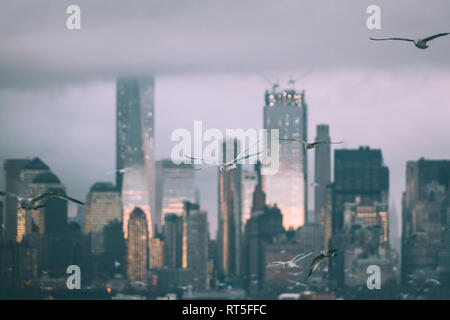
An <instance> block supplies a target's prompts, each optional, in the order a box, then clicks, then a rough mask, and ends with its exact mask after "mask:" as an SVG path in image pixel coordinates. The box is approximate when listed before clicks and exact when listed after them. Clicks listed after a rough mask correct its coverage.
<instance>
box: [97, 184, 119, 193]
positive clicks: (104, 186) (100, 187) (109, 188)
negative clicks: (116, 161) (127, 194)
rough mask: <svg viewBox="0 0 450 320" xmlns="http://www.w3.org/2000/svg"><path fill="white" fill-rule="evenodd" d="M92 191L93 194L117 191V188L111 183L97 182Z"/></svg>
mask: <svg viewBox="0 0 450 320" xmlns="http://www.w3.org/2000/svg"><path fill="white" fill-rule="evenodd" d="M90 191H91V192H92V191H97V192H106V191H117V188H116V186H115V185H113V184H112V183H111V182H96V183H94V184H93V186H92V187H91V189H90Z"/></svg>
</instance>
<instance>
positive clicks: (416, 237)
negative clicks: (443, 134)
mask: <svg viewBox="0 0 450 320" xmlns="http://www.w3.org/2000/svg"><path fill="white" fill-rule="evenodd" d="M448 212H450V160H425V159H423V158H422V159H420V160H418V161H408V162H407V164H406V190H405V192H404V195H403V207H402V216H403V218H402V224H403V227H402V280H403V281H404V282H405V281H407V280H408V278H407V276H408V275H413V274H414V273H415V272H417V271H419V270H420V271H421V272H425V273H426V274H427V277H433V278H437V279H440V280H441V281H442V280H444V281H445V277H444V276H443V274H442V273H441V272H440V270H441V271H444V269H447V268H445V267H444V265H445V264H446V263H445V262H444V261H443V260H444V259H442V258H444V256H445V252H446V247H447V244H446V240H447V239H446V234H445V233H446V230H447V218H448V215H447V213H448ZM447 232H448V231H447ZM443 267H444V268H443ZM446 271H447V272H449V271H450V270H448V269H447V270H446Z"/></svg>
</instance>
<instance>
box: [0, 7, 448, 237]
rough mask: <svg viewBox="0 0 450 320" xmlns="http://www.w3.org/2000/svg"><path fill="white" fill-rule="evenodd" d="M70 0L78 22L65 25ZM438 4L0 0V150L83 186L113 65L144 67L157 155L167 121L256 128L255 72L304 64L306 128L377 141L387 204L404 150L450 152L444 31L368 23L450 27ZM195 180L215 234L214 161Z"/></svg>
mask: <svg viewBox="0 0 450 320" xmlns="http://www.w3.org/2000/svg"><path fill="white" fill-rule="evenodd" d="M74 3H76V4H78V5H79V6H80V7H81V30H76V31H70V30H68V29H67V28H66V18H67V16H68V15H67V14H66V8H67V6H68V5H70V4H74ZM370 4H377V5H379V6H380V7H381V27H382V28H381V30H375V31H373V30H372V31H371V30H368V29H367V27H366V19H367V16H368V15H367V14H366V8H367V6H368V5H370ZM449 12H450V2H449V1H447V0H442V1H438V0H436V1H432V2H431V1H428V2H427V1H392V0H391V1H332V0H328V1H324V0H322V1H321V0H319V1H300V0H287V1H283V0H277V1H275V0H272V1H269V0H253V1H243V0H239V1H237V0H227V1H225V0H174V1H171V0H160V1H148V0H147V1H80V0H78V1H58V2H55V1H33V2H30V1H8V2H6V1H2V2H1V3H0V133H1V137H2V138H1V139H0V150H1V152H0V161H1V162H3V161H4V160H5V159H8V158H20V157H26V156H29V157H33V156H36V155H37V156H40V157H41V158H42V159H43V160H44V161H45V162H47V163H48V164H49V165H50V167H51V168H52V170H53V171H54V172H55V173H56V174H57V175H58V176H59V177H60V178H61V180H62V181H63V183H64V184H65V185H66V187H67V189H68V192H69V193H70V194H72V195H74V196H76V197H79V198H84V197H85V196H86V193H87V191H88V189H89V187H90V186H91V185H92V184H93V183H94V182H95V181H99V180H109V179H112V178H111V176H108V175H106V174H105V172H106V171H108V170H110V169H111V168H114V166H115V114H114V111H115V80H114V79H115V77H116V76H117V75H119V74H138V75H148V74H152V75H155V77H156V88H155V90H156V91H155V92H156V93H155V105H156V110H155V117H156V123H155V126H156V156H157V158H162V157H168V156H169V155H170V149H171V147H172V146H173V145H174V143H173V142H171V141H170V134H171V132H172V131H173V130H174V129H176V128H186V129H188V130H192V129H193V121H194V120H203V122H204V128H205V129H206V128H219V129H221V130H224V129H226V128H231V129H232V128H244V129H248V128H261V127H262V107H263V104H264V91H265V89H266V88H269V87H270V84H269V83H268V82H267V81H266V80H265V79H264V78H269V79H271V80H272V81H274V80H277V79H280V84H281V85H282V86H286V87H288V84H287V80H288V79H289V77H290V76H293V77H294V78H295V77H301V75H302V74H304V73H306V72H309V71H311V72H310V73H308V74H307V75H306V76H305V77H303V78H301V79H300V80H299V81H297V83H296V87H297V89H305V90H306V100H307V102H308V105H309V115H308V137H309V139H314V137H315V126H316V125H317V124H319V123H327V124H329V125H330V130H331V134H332V137H333V138H334V139H342V140H344V141H345V144H344V145H343V146H342V147H346V148H356V147H358V146H359V145H368V146H370V147H373V148H381V149H382V151H383V155H384V159H385V162H386V164H387V165H388V166H389V168H390V172H391V198H393V199H395V201H396V207H397V212H398V213H400V212H401V210H400V208H401V205H400V199H401V192H402V191H403V190H404V184H405V183H404V179H405V177H404V171H405V163H406V161H407V160H417V159H418V158H420V157H422V156H423V157H425V158H430V159H443V158H445V159H450V147H448V141H447V140H448V137H449V136H450V126H449V125H448V122H449V119H450V102H449V99H448V97H447V96H448V91H449V88H450V60H449V58H448V57H449V56H450V54H449V53H450V37H447V38H445V37H443V38H440V39H436V40H433V41H432V42H431V43H430V44H431V45H430V47H429V48H428V49H426V50H420V49H416V48H415V47H414V46H413V45H412V44H411V43H408V42H394V41H392V42H373V41H371V40H369V37H370V36H374V37H385V36H401V37H411V38H418V37H426V36H428V35H431V34H434V33H437V32H449V31H450V25H449V24H450V20H449V16H448V13H449ZM262 75H264V77H263V76H262ZM310 156H312V153H310ZM309 163H310V164H312V163H313V158H312V157H310V162H309ZM309 172H310V177H313V174H312V173H313V167H312V165H311V166H310V168H309ZM0 179H1V181H0V182H1V184H2V185H3V176H1V177H0ZM198 184H199V185H200V190H201V198H202V206H204V207H205V208H206V209H207V210H208V212H209V219H210V222H211V228H212V232H213V234H214V233H215V230H216V227H217V181H216V179H215V172H214V170H213V171H210V172H200V173H199V175H198ZM311 196H312V193H311V194H310V199H311V200H312V197H311ZM310 202H312V201H310Z"/></svg>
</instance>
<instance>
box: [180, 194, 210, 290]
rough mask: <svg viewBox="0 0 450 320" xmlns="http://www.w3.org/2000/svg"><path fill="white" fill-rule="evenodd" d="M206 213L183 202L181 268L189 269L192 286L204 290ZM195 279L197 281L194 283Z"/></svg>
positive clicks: (205, 276)
mask: <svg viewBox="0 0 450 320" xmlns="http://www.w3.org/2000/svg"><path fill="white" fill-rule="evenodd" d="M207 216H208V214H207V212H206V211H203V210H200V207H199V206H198V205H197V204H193V203H191V202H189V201H186V202H185V205H184V213H183V259H182V260H183V268H185V269H191V270H192V272H193V275H194V286H195V287H196V288H197V289H205V288H206V286H207V283H206V280H207V275H208V270H207V267H208V240H209V239H208V238H209V237H208V220H207ZM195 279H197V281H195Z"/></svg>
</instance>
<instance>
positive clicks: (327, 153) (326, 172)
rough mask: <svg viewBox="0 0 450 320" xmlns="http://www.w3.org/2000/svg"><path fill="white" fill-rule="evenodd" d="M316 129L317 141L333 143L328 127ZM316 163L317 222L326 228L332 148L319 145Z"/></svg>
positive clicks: (315, 196)
mask: <svg viewBox="0 0 450 320" xmlns="http://www.w3.org/2000/svg"><path fill="white" fill-rule="evenodd" d="M316 129H317V134H316V140H315V141H331V140H330V134H329V127H328V125H326V124H319V125H318V126H317V128H316ZM314 161H315V166H314V184H313V186H314V213H315V222H317V223H319V224H320V225H321V226H322V227H325V220H326V217H325V211H326V195H327V185H328V184H330V183H331V146H330V145H329V144H319V145H318V146H317V147H316V149H315V151H314Z"/></svg>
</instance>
